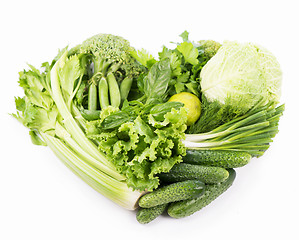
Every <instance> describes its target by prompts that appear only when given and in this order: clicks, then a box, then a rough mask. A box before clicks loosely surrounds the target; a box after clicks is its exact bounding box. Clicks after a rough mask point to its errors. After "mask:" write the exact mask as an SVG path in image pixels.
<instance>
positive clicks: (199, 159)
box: [183, 149, 251, 168]
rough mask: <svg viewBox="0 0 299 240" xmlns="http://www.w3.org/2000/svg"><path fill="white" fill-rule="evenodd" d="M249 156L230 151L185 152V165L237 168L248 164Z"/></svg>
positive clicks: (244, 153)
mask: <svg viewBox="0 0 299 240" xmlns="http://www.w3.org/2000/svg"><path fill="white" fill-rule="evenodd" d="M250 160H251V155H250V154H249V153H247V152H241V151H231V150H195V149H192V150H191V149H189V150H187V151H186V156H184V157H183V161H184V162H185V163H190V164H198V165H208V166H214V167H223V168H238V167H243V166H245V165H246V164H248V163H249V161H250Z"/></svg>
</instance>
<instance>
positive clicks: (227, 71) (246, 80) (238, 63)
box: [200, 41, 282, 112]
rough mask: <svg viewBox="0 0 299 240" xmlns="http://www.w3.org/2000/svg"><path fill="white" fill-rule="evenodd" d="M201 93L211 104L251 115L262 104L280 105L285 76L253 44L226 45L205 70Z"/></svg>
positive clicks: (276, 62)
mask: <svg viewBox="0 0 299 240" xmlns="http://www.w3.org/2000/svg"><path fill="white" fill-rule="evenodd" d="M200 78H201V83H200V84H201V89H202V93H203V95H204V96H205V97H206V98H207V100H208V101H210V102H213V101H218V102H219V103H221V104H229V105H231V106H232V107H235V109H237V110H238V111H239V112H247V111H248V110H250V109H251V108H252V107H253V106H255V105H256V104H258V103H259V102H262V103H264V104H266V103H268V102H274V103H275V104H277V103H278V102H279V99H280V95H281V81H282V72H281V69H280V65H279V63H278V61H277V59H276V58H275V56H274V55H273V54H272V53H271V52H269V51H268V50H266V49H265V48H263V47H261V46H258V45H255V44H253V43H238V42H229V41H227V42H225V43H224V44H223V45H222V47H221V48H220V49H219V51H218V52H217V53H216V55H215V56H214V57H212V58H211V59H210V60H209V61H208V63H207V64H206V65H205V66H204V67H203V69H202V71H201V74H200Z"/></svg>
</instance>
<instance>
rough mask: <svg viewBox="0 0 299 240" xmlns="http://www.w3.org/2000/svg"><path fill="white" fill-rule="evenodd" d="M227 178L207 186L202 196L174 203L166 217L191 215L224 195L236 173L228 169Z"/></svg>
mask: <svg viewBox="0 0 299 240" xmlns="http://www.w3.org/2000/svg"><path fill="white" fill-rule="evenodd" d="M228 171H229V177H228V178H227V179H226V180H225V181H224V182H222V183H218V184H211V185H207V186H206V189H205V192H204V194H203V195H201V196H199V197H197V198H194V199H188V200H185V201H180V202H175V203H172V204H170V206H169V207H168V210H167V212H168V215H169V216H171V217H173V218H183V217H187V216H190V215H192V214H193V213H195V212H197V211H199V210H200V209H202V208H203V207H205V206H207V205H209V204H210V203H211V202H212V201H214V200H215V199H216V198H217V197H219V196H220V195H221V194H222V193H224V192H225V191H226V190H227V189H228V188H229V187H230V186H231V185H232V184H233V182H234V180H235V177H236V172H235V170H233V169H229V170H228Z"/></svg>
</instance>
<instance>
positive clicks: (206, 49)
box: [197, 40, 221, 60]
mask: <svg viewBox="0 0 299 240" xmlns="http://www.w3.org/2000/svg"><path fill="white" fill-rule="evenodd" d="M220 47H221V44H220V43H219V42H216V41H214V40H201V41H198V47H197V49H198V52H199V55H200V56H201V57H202V58H204V59H205V60H210V59H211V58H212V57H213V56H214V55H215V54H216V53H217V51H218V50H219V48H220Z"/></svg>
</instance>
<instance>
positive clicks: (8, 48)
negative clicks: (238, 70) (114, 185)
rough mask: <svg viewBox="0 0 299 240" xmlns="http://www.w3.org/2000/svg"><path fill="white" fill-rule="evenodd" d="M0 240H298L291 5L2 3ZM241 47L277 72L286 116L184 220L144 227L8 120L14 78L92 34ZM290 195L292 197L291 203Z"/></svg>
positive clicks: (150, 45) (141, 42)
mask: <svg viewBox="0 0 299 240" xmlns="http://www.w3.org/2000/svg"><path fill="white" fill-rule="evenodd" d="M0 9H1V14H0V24H1V37H0V43H1V44H0V47H1V51H0V61H1V62H0V70H1V71H0V79H1V80H0V84H1V87H0V91H1V93H0V98H1V99H0V104H1V107H0V121H1V132H0V140H1V144H0V149H1V157H0V239H1V240H2V239H3V240H21V239H22V240H27V239H30V240H36V239H39V240H40V239H42V240H48V239H55V240H62V239H63V240H68V239H72V240H76V239H104V238H105V239H106V238H109V239H117V238H121V239H132V240H133V239H182V238H186V239H187V238H193V239H194V238H196V239H230V240H233V239H288V240H290V239H299V233H298V225H299V222H298V215H299V209H298V205H299V204H298V203H299V198H298V192H299V181H298V177H299V171H298V170H299V164H298V162H299V157H298V156H299V153H298V150H299V142H298V136H299V131H298V129H299V128H298V126H299V121H298V103H299V98H298V96H299V94H298V88H299V84H298V82H299V79H298V76H299V74H298V70H299V60H298V58H299V57H298V56H299V51H298V46H299V38H298V36H299V35H298V23H299V17H298V5H297V1H295V0H293V1H291V0H284V1H275V0H271V1H263V0H259V1H255V0H251V1H231V0H226V1H207V0H205V1H188V0H183V1H162V0H160V1H155V0H151V1H129V0H127V1H113V0H110V1H88V0H85V1H63V0H60V1H56V0H52V1H14V0H10V1H1V4H0ZM184 30H188V31H189V32H190V38H191V40H200V39H214V40H218V41H223V40H226V39H227V40H238V41H251V42H256V43H259V44H261V45H263V46H265V47H267V48H268V49H269V50H271V51H272V52H273V53H274V54H275V55H276V57H277V58H278V60H279V62H280V63H281V67H282V69H283V72H284V79H283V96H282V102H283V103H286V111H285V114H284V116H283V118H282V119H281V123H280V132H279V134H278V135H277V137H276V138H275V139H274V142H273V144H272V146H271V148H270V149H269V150H268V152H267V153H266V154H265V155H264V156H263V157H261V158H259V159H253V160H252V162H251V163H250V164H248V165H247V166H246V167H244V168H241V169H238V170H237V178H236V180H235V183H234V185H233V186H232V188H230V189H229V190H228V191H227V192H226V193H225V194H223V195H222V196H221V197H220V198H219V199H217V200H216V201H214V202H213V203H212V204H211V205H209V206H208V207H206V208H204V209H203V210H202V211H200V212H198V213H196V214H194V215H192V216H191V217H188V218H185V219H180V220H176V219H172V218H170V217H168V216H166V215H164V216H161V217H159V218H158V219H156V220H155V221H153V222H152V223H150V224H148V225H141V224H139V223H138V222H137V221H136V220H135V212H130V211H127V210H124V209H122V208H120V207H118V206H117V205H115V204H114V203H112V202H110V201H109V200H107V199H105V198H104V197H102V196H101V195H100V194H98V193H97V192H95V191H94V190H93V189H91V188H90V187H89V186H87V185H86V184H85V183H84V182H82V181H81V180H80V179H78V178H77V177H76V176H75V175H73V173H71V172H70V171H69V170H68V169H67V168H66V167H65V166H64V165H63V164H62V163H61V162H60V161H59V160H58V159H57V158H56V157H55V156H54V155H53V154H52V152H50V150H49V149H47V148H45V147H38V146H35V145H33V144H31V141H30V138H29V136H28V130H27V129H25V128H24V127H23V126H21V124H19V123H18V122H17V121H16V120H14V119H13V118H12V117H11V116H9V115H8V113H11V112H14V111H15V107H14V96H20V95H22V94H23V93H22V90H21V88H19V87H18V84H17V81H18V72H19V71H21V70H22V69H24V68H27V66H26V64H27V63H30V64H32V65H34V66H37V67H38V66H40V64H41V63H42V62H45V61H50V60H51V59H52V58H53V57H54V56H55V55H56V53H57V51H58V49H59V48H63V47H65V46H66V45H70V46H74V45H75V44H78V43H80V42H82V41H83V40H85V39H86V38H88V37H90V36H92V35H94V34H97V33H112V34H116V35H120V36H123V37H125V38H127V39H128V40H129V41H130V42H131V44H132V45H133V46H135V47H136V48H141V47H143V48H145V49H148V50H149V51H151V52H152V53H154V54H155V53H156V52H158V51H159V50H161V47H162V45H167V44H168V43H169V42H170V41H178V40H179V37H178V35H179V34H181V33H182V32H183V31H184ZM296 194H297V195H296Z"/></svg>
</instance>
